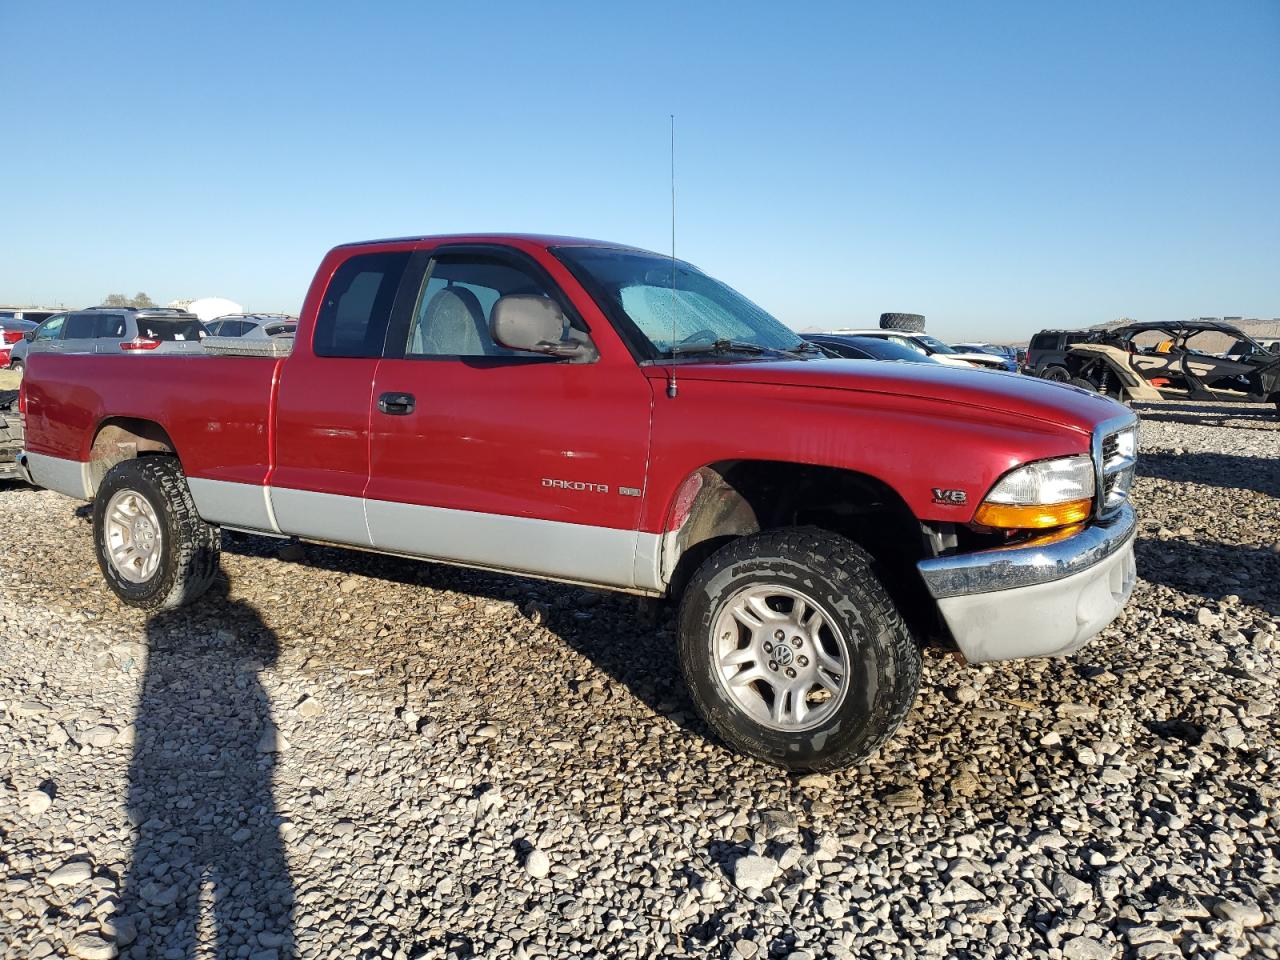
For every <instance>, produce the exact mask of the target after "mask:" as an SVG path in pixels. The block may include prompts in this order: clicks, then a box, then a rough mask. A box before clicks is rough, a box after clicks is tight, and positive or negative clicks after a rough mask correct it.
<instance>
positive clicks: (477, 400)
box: [365, 248, 651, 587]
mask: <svg viewBox="0 0 1280 960" xmlns="http://www.w3.org/2000/svg"><path fill="white" fill-rule="evenodd" d="M423 259H424V261H425V256H424V257H423ZM415 273H417V274H419V275H420V277H421V279H420V280H419V281H418V283H417V285H416V287H417V288H416V290H415V291H414V294H415V295H414V296H413V297H412V309H411V310H410V312H409V313H408V314H407V315H406V318H405V322H404V323H403V324H401V325H400V326H399V327H398V328H396V329H394V330H393V333H392V335H391V337H390V338H389V341H388V350H387V358H386V359H384V360H383V362H382V363H381V364H380V365H379V367H378V371H377V375H376V379H375V382H374V386H373V395H372V403H371V414H370V424H371V425H370V451H371V461H370V476H369V483H368V486H367V488H366V491H365V497H366V501H365V510H366V516H367V518H368V522H369V531H370V535H371V538H372V541H373V544H374V546H376V547H378V548H380V549H383V550H388V551H392V552H397V553H406V554H412V555H416V556H424V557H436V558H440V559H446V560H453V561H457V562H462V563H469V564H476V565H480V566H489V567H497V568H502V569H515V570H525V571H528V572H531V573H538V574H542V575H545V576H552V577H557V578H560V579H567V580H576V581H582V582H590V583H600V584H608V585H612V586H624V587H629V586H633V585H634V583H635V575H634V566H635V554H636V543H637V529H638V526H639V521H640V507H641V492H642V489H643V486H644V476H645V464H646V457H647V451H648V440H649V422H650V402H651V392H650V389H649V386H648V382H647V381H646V379H645V378H644V376H643V374H642V373H641V371H640V369H639V368H638V367H637V366H636V365H635V362H634V360H632V358H631V356H630V355H629V354H627V353H626V351H625V349H623V348H622V347H621V345H620V344H618V343H616V342H614V341H613V340H610V342H609V343H608V344H601V343H599V342H598V341H597V346H606V347H609V348H612V349H606V350H605V351H604V352H602V353H596V352H594V351H593V352H592V357H591V359H590V360H589V361H587V362H578V361H569V360H559V359H554V358H550V357H547V356H544V355H540V354H527V353H517V352H514V351H511V350H508V349H505V348H503V347H500V346H498V345H497V344H496V343H494V341H493V339H492V338H491V336H490V334H489V319H490V317H491V315H492V312H493V307H494V304H495V303H496V302H497V301H498V300H499V298H501V297H503V296H507V295H510V294H526V295H527V294H535V295H539V296H545V297H548V298H550V299H552V300H554V301H555V302H556V303H557V304H558V305H559V306H560V307H561V309H562V310H563V311H564V313H565V315H566V318H567V324H568V329H567V330H566V334H567V335H572V336H575V337H576V338H578V339H591V338H590V333H589V331H587V330H586V326H585V323H584V322H583V321H582V319H581V317H580V316H579V315H578V314H577V312H576V311H575V310H574V309H573V307H572V304H571V302H570V300H569V299H568V297H566V295H565V294H564V292H563V291H562V290H561V289H560V288H559V287H558V286H556V284H555V283H554V281H552V280H551V278H550V276H549V275H548V274H547V273H546V272H545V271H544V270H543V269H542V268H541V266H540V265H539V264H538V263H537V262H536V261H535V260H533V258H532V257H529V256H526V255H524V254H517V253H516V252H515V251H511V250H503V249H499V248H484V249H478V248H466V249H464V250H459V249H458V248H453V249H452V250H450V249H448V248H446V249H442V250H440V251H437V252H436V254H435V255H434V256H433V257H432V258H431V259H430V260H429V261H426V262H421V263H420V264H418V267H417V270H416V271H415ZM408 286H409V284H408V283H407V284H406V290H407V288H408ZM405 299H406V301H409V299H410V298H408V297H407V296H406V298H405Z"/></svg>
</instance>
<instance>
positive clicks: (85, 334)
mask: <svg viewBox="0 0 1280 960" xmlns="http://www.w3.org/2000/svg"><path fill="white" fill-rule="evenodd" d="M205 336H206V331H205V329H204V327H203V326H201V324H200V321H199V320H198V319H196V316H195V314H192V313H187V312H186V311H185V310H175V309H172V308H169V307H145V308H139V307H90V308H89V309H87V310H75V311H72V312H71V313H66V314H58V315H57V316H54V317H50V318H49V319H48V320H46V321H45V322H44V323H43V324H41V325H40V327H39V328H38V329H36V330H32V331H29V332H28V333H27V335H26V342H27V346H26V348H25V350H24V353H23V356H22V358H21V362H22V363H29V362H30V358H31V357H32V356H34V355H35V354H38V353H122V352H123V353H132V354H140V353H155V352H160V353H184V352H187V353H191V352H198V351H199V350H200V341H201V340H202V339H203V338H204V337H205Z"/></svg>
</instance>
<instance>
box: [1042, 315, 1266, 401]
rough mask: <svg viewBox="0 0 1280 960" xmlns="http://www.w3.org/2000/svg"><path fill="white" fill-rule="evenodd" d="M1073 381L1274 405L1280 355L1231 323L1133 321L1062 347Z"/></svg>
mask: <svg viewBox="0 0 1280 960" xmlns="http://www.w3.org/2000/svg"><path fill="white" fill-rule="evenodd" d="M1066 364H1067V369H1068V371H1069V372H1070V374H1071V382H1072V383H1074V384H1075V385H1077V386H1080V387H1087V388H1090V389H1093V390H1097V391H1098V392H1100V393H1104V394H1106V395H1107V396H1110V397H1113V398H1115V399H1117V400H1122V401H1128V400H1228V401H1240V402H1250V403H1274V404H1275V405H1276V407H1277V409H1278V410H1280V354H1277V353H1272V352H1271V351H1269V350H1267V349H1265V348H1264V347H1263V346H1262V345H1261V344H1259V343H1258V342H1257V341H1255V340H1253V339H1252V338H1250V337H1249V336H1247V335H1246V334H1244V333H1242V332H1241V331H1240V330H1239V328H1237V327H1234V326H1232V325H1231V324H1229V323H1222V322H1220V321H1213V320H1188V321H1185V322H1175V323H1131V324H1126V325H1125V326H1123V327H1116V328H1114V329H1112V330H1107V331H1104V332H1100V333H1096V334H1095V335H1094V336H1093V337H1092V338H1091V339H1090V340H1088V341H1087V342H1085V343H1077V344H1075V345H1074V346H1072V347H1071V349H1070V350H1068V351H1067V357H1066Z"/></svg>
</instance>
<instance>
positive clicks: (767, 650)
mask: <svg viewBox="0 0 1280 960" xmlns="http://www.w3.org/2000/svg"><path fill="white" fill-rule="evenodd" d="M764 652H765V653H773V644H772V643H770V642H769V641H768V640H766V641H765V642H764Z"/></svg>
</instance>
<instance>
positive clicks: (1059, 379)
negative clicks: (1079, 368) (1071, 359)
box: [1040, 365, 1071, 383]
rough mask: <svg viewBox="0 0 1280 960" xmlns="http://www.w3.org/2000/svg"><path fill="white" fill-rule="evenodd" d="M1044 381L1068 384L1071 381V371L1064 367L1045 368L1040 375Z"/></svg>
mask: <svg viewBox="0 0 1280 960" xmlns="http://www.w3.org/2000/svg"><path fill="white" fill-rule="evenodd" d="M1040 376H1041V378H1042V379H1044V380H1052V381H1053V382H1054V383H1068V382H1070V380H1071V371H1070V370H1068V369H1067V368H1066V367H1059V366H1056V365H1055V366H1052V367H1045V368H1044V372H1043V373H1041V374H1040Z"/></svg>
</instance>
